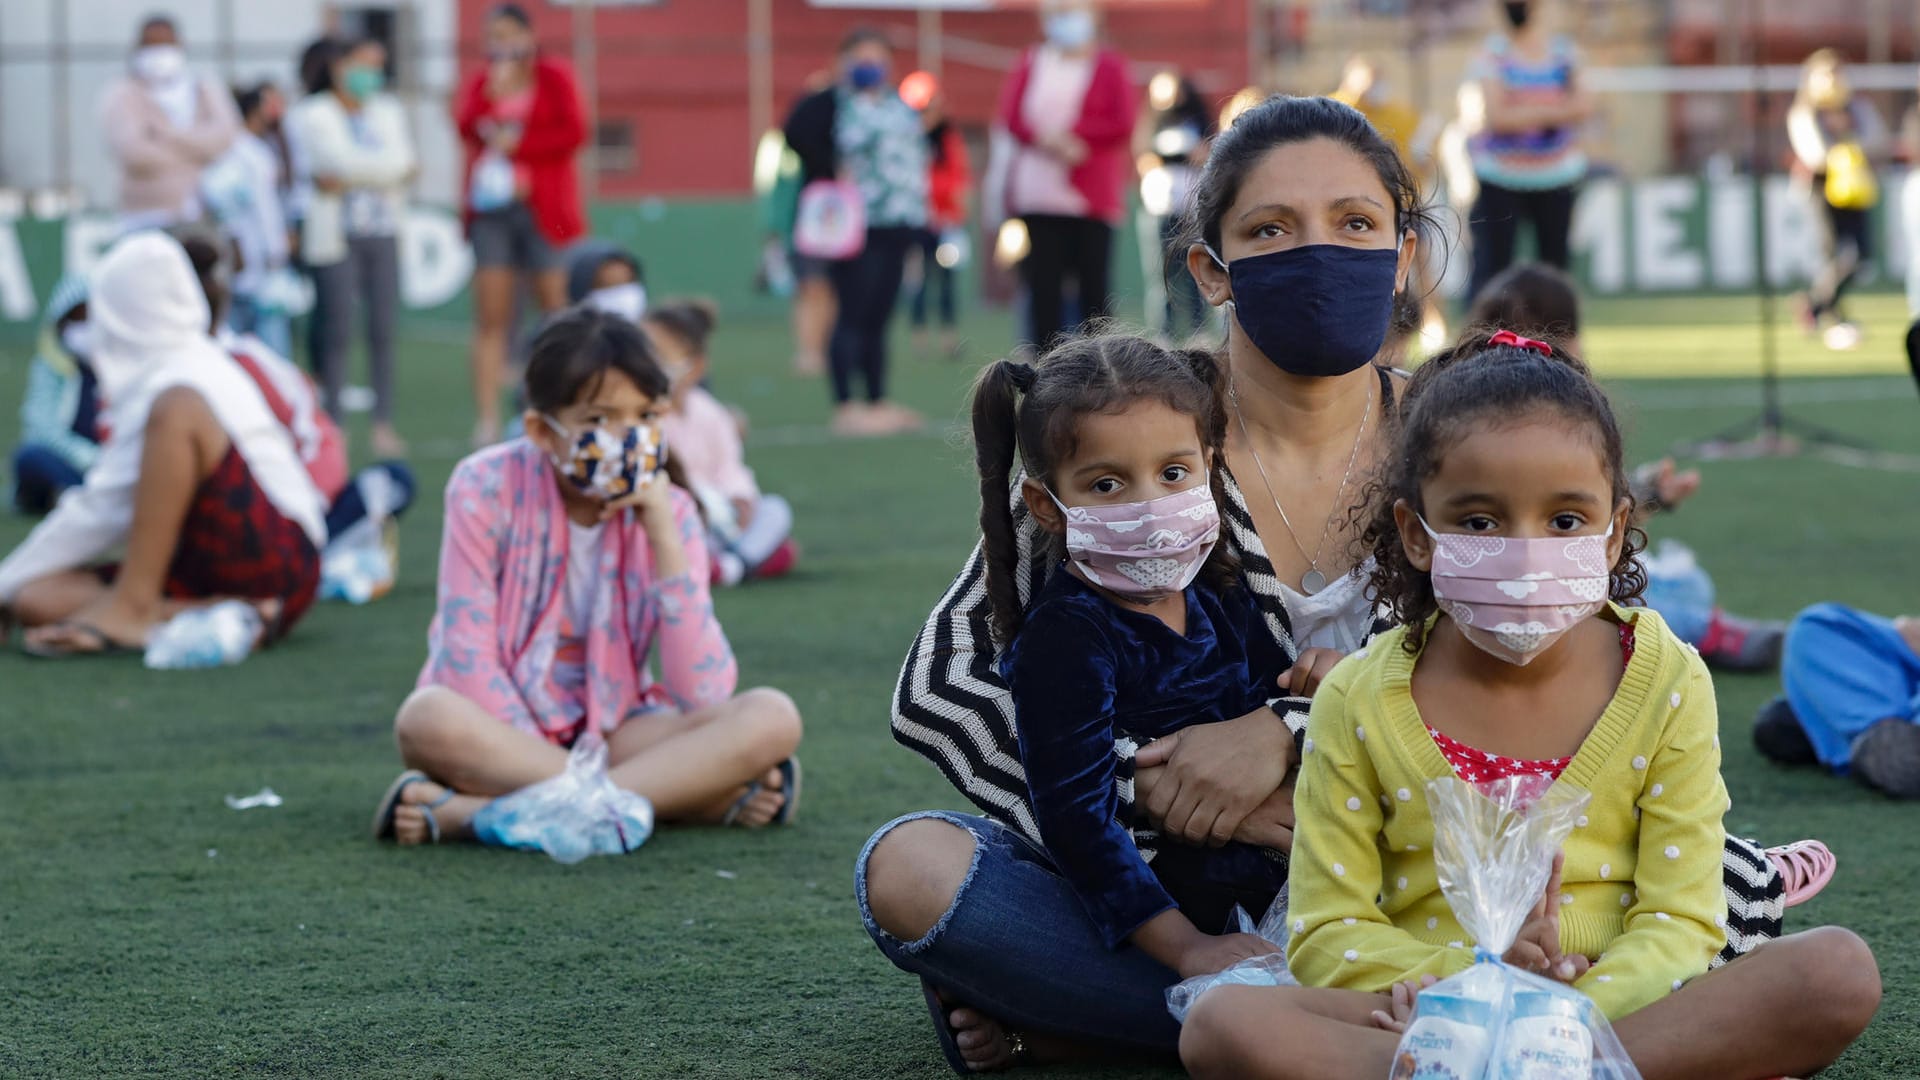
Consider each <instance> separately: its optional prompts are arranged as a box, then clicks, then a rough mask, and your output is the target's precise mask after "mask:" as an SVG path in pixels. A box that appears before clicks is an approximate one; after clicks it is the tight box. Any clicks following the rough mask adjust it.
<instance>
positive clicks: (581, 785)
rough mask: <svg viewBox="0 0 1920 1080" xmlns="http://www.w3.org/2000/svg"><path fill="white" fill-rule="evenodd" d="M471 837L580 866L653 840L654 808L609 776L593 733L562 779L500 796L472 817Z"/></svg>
mask: <svg viewBox="0 0 1920 1080" xmlns="http://www.w3.org/2000/svg"><path fill="white" fill-rule="evenodd" d="M473 833H474V836H476V837H477V838H478V839H479V840H480V842H481V843H483V844H492V845H494V846H496V847H511V848H524V849H526V850H529V851H544V852H546V853H547V854H548V855H551V856H553V858H554V860H555V861H557V862H563V863H577V862H579V861H580V860H582V859H584V858H586V857H587V856H589V855H624V854H626V853H627V852H629V851H633V850H634V849H636V848H638V847H639V846H640V845H641V844H644V843H646V842H647V837H649V836H651V835H653V804H652V803H650V802H648V801H647V800H646V799H644V798H642V797H640V796H639V795H636V794H634V793H633V792H631V791H626V790H624V789H622V788H621V787H619V786H618V785H616V784H615V783H614V782H613V778H612V777H610V776H608V775H607V744H606V742H605V741H603V740H602V739H601V738H600V737H599V736H598V735H597V734H594V733H593V732H591V731H589V732H588V733H587V734H585V735H582V736H581V737H580V739H579V741H577V742H575V743H574V744H573V749H572V751H570V752H569V753H568V754H567V767H566V769H565V770H564V771H563V772H561V774H560V775H559V776H556V777H554V778H553V779H551V780H542V781H540V782H539V783H537V784H532V785H530V786H528V787H523V788H521V789H520V790H519V791H515V792H512V793H510V794H507V795H502V796H500V797H499V798H497V799H495V800H493V801H492V802H490V803H488V804H487V805H485V806H483V807H481V808H480V810H479V812H478V813H476V814H474V815H473Z"/></svg>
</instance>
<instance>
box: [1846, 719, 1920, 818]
mask: <svg viewBox="0 0 1920 1080" xmlns="http://www.w3.org/2000/svg"><path fill="white" fill-rule="evenodd" d="M1853 774H1854V775H1855V776H1858V777H1859V778H1860V779H1861V780H1862V781H1863V782H1864V783H1866V784H1867V786H1869V787H1874V788H1878V789H1880V790H1881V791H1883V792H1885V793H1887V794H1888V795H1891V796H1893V797H1894V798H1896V799H1920V724H1916V723H1914V722H1913V721H1911V720H1907V719H1904V718H1902V717H1897V716H1896V717H1891V718H1889V719H1886V720H1882V721H1880V722H1879V723H1877V724H1875V725H1873V726H1872V727H1870V728H1868V729H1867V730H1866V731H1863V732H1861V733H1860V737H1859V738H1857V739H1855V740H1853Z"/></svg>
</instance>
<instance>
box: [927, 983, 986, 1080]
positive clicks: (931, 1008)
mask: <svg viewBox="0 0 1920 1080" xmlns="http://www.w3.org/2000/svg"><path fill="white" fill-rule="evenodd" d="M920 993H921V994H923V995H925V997H926V999H927V1015H929V1016H931V1017H932V1018H933V1033H934V1035H936V1036H938V1037H939V1039H940V1053H942V1054H943V1055H945V1056H946V1059H947V1064H948V1065H949V1066H951V1067H952V1068H953V1071H954V1072H957V1073H959V1074H960V1075H961V1076H972V1075H973V1067H972V1066H970V1065H968V1064H967V1059H966V1058H964V1057H961V1056H960V1044H959V1043H957V1042H955V1041H954V1038H953V1024H952V1023H951V1022H950V1021H949V1020H948V1019H947V1017H948V1015H949V1014H950V1013H951V1012H952V1010H951V1009H949V1008H947V1004H946V1002H944V1001H941V1000H940V991H938V990H936V989H934V987H933V983H932V982H931V981H929V980H927V979H921V980H920Z"/></svg>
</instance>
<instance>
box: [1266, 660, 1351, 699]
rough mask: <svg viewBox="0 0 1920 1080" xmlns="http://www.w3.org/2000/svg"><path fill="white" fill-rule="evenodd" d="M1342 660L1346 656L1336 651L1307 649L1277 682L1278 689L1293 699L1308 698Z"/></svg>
mask: <svg viewBox="0 0 1920 1080" xmlns="http://www.w3.org/2000/svg"><path fill="white" fill-rule="evenodd" d="M1344 659H1346V654H1345V653H1343V652H1340V651H1338V650H1336V649H1308V650H1306V651H1304V652H1302V653H1301V654H1300V658H1299V659H1298V660H1295V661H1294V663H1293V666H1292V667H1291V668H1288V669H1287V670H1286V671H1285V672H1284V673H1283V674H1282V675H1281V676H1280V678H1279V679H1278V680H1277V682H1278V683H1279V686H1280V689H1282V690H1285V691H1286V692H1287V693H1289V694H1291V695H1293V696H1294V697H1304V698H1310V697H1312V696H1313V692H1314V691H1315V690H1318V689H1320V683H1321V682H1322V681H1323V680H1324V679H1326V677H1327V673H1328V672H1330V671H1332V670H1333V665H1335V664H1337V663H1339V662H1340V661H1342V660H1344Z"/></svg>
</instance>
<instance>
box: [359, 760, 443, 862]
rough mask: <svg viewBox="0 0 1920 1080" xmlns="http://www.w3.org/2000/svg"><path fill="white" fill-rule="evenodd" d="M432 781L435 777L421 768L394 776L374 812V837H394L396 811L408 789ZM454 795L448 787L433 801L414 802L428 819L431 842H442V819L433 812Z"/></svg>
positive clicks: (376, 838)
mask: <svg viewBox="0 0 1920 1080" xmlns="http://www.w3.org/2000/svg"><path fill="white" fill-rule="evenodd" d="M432 782H433V779H432V778H431V777H429V776H428V775H427V774H426V773H423V772H421V771H420V770H419V769H408V770H407V771H405V772H403V773H401V774H400V775H399V776H396V777H394V779H393V783H392V784H390V785H388V786H387V793H386V794H385V795H383V796H381V797H380V808H379V809H378V810H375V811H374V812H373V838H374V839H375V840H391V839H393V818H394V813H395V811H397V810H399V809H400V807H401V806H402V805H403V804H402V802H401V799H402V798H404V797H405V795H406V793H407V789H408V788H410V787H412V786H413V785H415V784H423V783H424V784H430V783H432ZM453 796H454V790H453V789H452V788H447V789H446V790H445V791H443V792H441V793H440V797H439V798H437V799H435V800H433V801H432V802H425V803H414V804H413V805H414V806H417V807H419V808H420V814H421V816H423V817H425V818H426V819H427V836H428V837H429V840H428V842H429V843H433V844H437V843H439V842H440V821H439V819H438V818H436V817H434V816H433V812H434V811H435V810H437V809H439V808H440V807H442V806H444V805H446V802H447V800H448V799H451V798H453Z"/></svg>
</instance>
